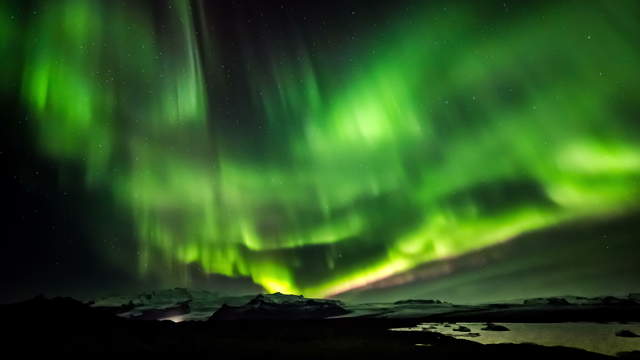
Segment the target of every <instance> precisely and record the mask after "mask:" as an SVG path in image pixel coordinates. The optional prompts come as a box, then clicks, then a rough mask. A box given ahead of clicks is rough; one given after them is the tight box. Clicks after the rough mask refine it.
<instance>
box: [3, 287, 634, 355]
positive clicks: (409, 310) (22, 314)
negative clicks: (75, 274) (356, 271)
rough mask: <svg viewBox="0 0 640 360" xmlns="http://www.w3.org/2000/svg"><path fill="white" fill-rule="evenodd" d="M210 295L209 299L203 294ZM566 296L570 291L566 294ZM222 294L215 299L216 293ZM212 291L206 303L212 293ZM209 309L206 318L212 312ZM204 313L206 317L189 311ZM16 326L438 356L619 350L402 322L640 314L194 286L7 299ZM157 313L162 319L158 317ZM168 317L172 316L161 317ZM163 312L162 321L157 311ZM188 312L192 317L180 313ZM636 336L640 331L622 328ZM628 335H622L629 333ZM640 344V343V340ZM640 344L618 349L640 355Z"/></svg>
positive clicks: (126, 337) (254, 348) (613, 307)
mask: <svg viewBox="0 0 640 360" xmlns="http://www.w3.org/2000/svg"><path fill="white" fill-rule="evenodd" d="M205 299H209V302H208V303H207V301H204V300H205ZM559 299H562V300H559ZM214 300H215V301H214ZM203 301H204V302H205V303H206V304H205V303H203ZM205 308H207V309H209V310H208V311H209V312H208V315H207V317H206V318H203V314H204V313H207V311H205V310H203V309H205ZM193 313H197V314H198V318H199V319H201V320H203V321H188V320H189V315H192V314H193ZM0 316H2V319H3V325H4V328H5V329H6V330H8V331H5V332H6V333H7V334H8V335H5V337H4V338H3V343H4V348H5V351H10V350H11V351H13V350H17V351H20V352H22V353H24V352H30V351H36V352H40V351H46V352H51V351H78V350H81V351H143V352H158V351H200V352H207V353H210V354H215V355H218V356H222V355H224V356H233V357H246V356H252V357H253V356H262V357H264V356H267V357H293V356H295V357H303V356H304V357H307V358H314V359H315V358H340V357H346V356H349V357H351V356H356V355H361V356H373V357H382V356H394V357H397V356H428V357H432V358H434V356H437V358H465V359H469V358H472V359H477V358H492V359H495V358H499V359H502V358H504V359H507V358H510V359H511V358H540V357H543V356H562V357H571V358H579V359H607V358H612V357H610V356H606V355H602V354H597V353H590V352H587V351H584V350H579V349H572V348H565V347H545V346H539V345H535V344H487V345H482V344H479V343H476V342H472V341H468V340H466V339H463V338H460V337H455V336H447V335H443V334H440V333H438V332H435V331H431V330H430V328H424V329H421V331H412V332H398V331H390V329H396V328H403V327H412V326H415V325H416V324H417V323H418V322H426V321H431V322H439V323H440V324H445V325H444V326H448V325H447V324H448V323H450V324H451V326H453V328H454V329H457V330H456V331H459V332H460V333H465V332H467V331H466V330H467V329H466V328H465V327H464V326H463V325H456V324H455V322H463V321H484V322H487V325H486V327H487V328H490V327H492V326H493V327H495V328H494V329H495V331H500V330H502V331H508V329H506V330H504V329H499V326H500V325H495V324H493V323H492V321H493V322H505V319H508V320H509V322H518V321H521V322H531V321H536V320H537V321H539V322H553V321H616V322H620V321H629V322H636V321H640V302H639V301H638V298H637V296H635V295H632V296H629V297H625V298H612V297H603V298H591V299H587V298H573V299H572V298H569V297H563V298H552V299H551V298H550V299H531V300H527V301H524V302H522V303H520V304H488V305H477V306H459V305H454V304H448V303H445V302H441V301H437V300H405V301H400V302H396V303H392V304H359V305H348V304H345V303H342V302H340V301H336V300H325V299H307V298H304V297H302V296H295V295H284V294H266V295H265V294H262V295H258V296H251V297H241V298H233V299H231V298H227V299H226V300H224V299H223V298H222V297H219V296H217V295H215V296H214V295H212V294H209V293H208V294H205V293H197V292H192V291H188V290H186V289H173V290H167V291H164V292H154V293H148V294H143V295H142V296H138V297H135V299H132V298H119V299H116V298H109V299H102V300H100V301H96V302H93V303H82V302H79V301H76V300H73V299H70V298H54V299H46V298H44V297H39V298H35V299H32V300H28V301H25V302H22V303H17V304H8V305H0ZM154 319H155V320H154ZM158 319H169V320H173V321H157V320H158ZM149 320H154V321H149ZM180 320H186V321H180ZM622 335H625V336H633V334H627V333H625V334H622ZM622 335H619V336H622ZM639 349H640V343H639ZM639 355H640V353H639V352H627V353H624V354H619V356H620V357H624V358H639Z"/></svg>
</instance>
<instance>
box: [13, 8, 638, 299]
mask: <svg viewBox="0 0 640 360" xmlns="http://www.w3.org/2000/svg"><path fill="white" fill-rule="evenodd" d="M382 3H386V4H377V5H375V4H371V3H348V2H347V3H343V2H339V3H330V2H322V1H319V2H286V1H281V2H274V1H265V2H261V1H235V2H224V1H221V2H217V1H186V0H185V1H180V0H175V1H155V2H147V1H137V2H131V1H82V0H60V1H29V2H25V3H21V2H17V1H16V2H1V3H0V52H1V53H2V58H3V63H4V65H3V76H2V78H1V79H0V89H1V90H0V91H1V92H0V94H2V96H3V97H4V98H5V99H9V100H5V101H4V102H3V104H5V106H4V107H5V108H6V107H7V106H6V104H8V103H11V104H12V105H11V106H13V108H12V109H13V110H12V111H13V112H12V114H13V115H12V116H13V118H12V119H11V120H10V121H12V122H14V123H15V122H17V121H20V125H19V126H18V125H6V124H5V125H4V126H5V127H7V128H10V129H14V130H15V129H18V128H20V129H21V130H20V131H18V132H17V133H18V134H19V135H20V136H14V135H13V134H14V132H7V133H6V134H9V135H6V136H7V137H8V138H11V139H12V140H11V142H10V143H11V144H13V145H11V146H12V147H11V146H10V148H9V150H6V149H5V152H4V154H5V157H6V156H8V155H11V154H10V153H11V152H12V151H14V152H26V153H33V154H35V155H33V156H34V157H37V160H33V159H31V158H30V159H31V160H30V161H37V162H38V163H39V164H46V166H45V167H46V168H47V169H49V170H48V171H47V172H46V173H47V174H48V175H47V176H48V178H47V179H45V180H33V181H36V183H37V182H38V181H41V182H42V181H44V182H46V183H49V184H52V185H48V187H45V188H42V187H38V186H36V188H39V189H41V190H40V191H42V192H46V193H47V195H46V197H47V199H49V201H51V202H52V203H54V205H52V206H51V208H50V209H49V210H48V211H50V212H51V213H55V212H58V211H59V210H60V209H63V208H65V209H75V212H74V210H69V211H71V212H72V213H69V214H66V213H65V214H66V215H65V216H68V217H69V218H73V219H74V220H73V221H71V225H69V224H68V223H67V225H64V226H66V227H68V228H73V227H74V226H76V225H77V224H84V225H82V226H83V227H84V228H85V229H89V230H83V232H82V233H83V234H84V235H83V236H82V239H75V240H74V241H76V242H80V243H84V244H90V248H91V250H90V251H87V253H91V254H97V255H92V256H93V258H92V259H100V261H101V263H104V264H106V265H101V266H103V268H101V269H102V270H94V271H97V272H100V274H101V275H100V277H101V278H102V277H108V275H105V274H109V273H110V272H114V273H116V272H117V273H118V274H119V275H118V276H121V277H123V278H127V279H136V281H139V282H140V283H143V284H144V283H146V284H154V285H157V284H161V285H166V286H176V285H179V286H191V285H193V284H194V281H196V280H195V279H196V278H197V279H200V278H202V277H203V276H205V277H206V276H214V277H215V276H222V277H220V279H226V277H232V278H240V279H243V280H242V281H244V282H245V284H251V283H254V284H257V285H258V286H259V287H262V288H263V289H264V290H266V291H269V292H275V291H280V292H283V293H295V294H299V293H302V294H304V295H305V296H316V297H324V296H335V295H339V294H342V293H345V292H348V291H353V290H358V289H361V288H363V287H367V286H370V285H372V284H385V281H387V285H384V286H389V287H392V286H395V285H397V284H404V283H407V282H410V281H413V280H415V278H418V277H419V276H418V275H416V276H408V275H407V274H412V271H413V272H415V271H416V269H419V268H421V267H424V266H425V265H428V264H430V263H432V262H434V261H451V262H452V263H454V262H455V261H456V259H458V258H459V257H461V256H465V255H469V254H470V253H472V252H474V251H482V250H483V249H486V248H488V247H491V246H494V245H496V244H505V243H507V242H509V241H511V240H513V239H514V238H517V237H519V236H521V235H523V234H527V233H530V232H532V231H544V230H545V229H550V228H553V229H556V228H558V227H562V226H566V225H567V224H572V225H571V226H574V225H575V224H576V223H580V222H592V221H593V220H594V219H607V218H612V217H617V216H625V215H628V214H633V213H635V212H636V211H637V209H638V206H639V205H640V119H639V118H638V116H639V115H640V76H639V73H638V68H639V66H640V47H639V46H638V43H637V39H640V26H639V25H638V18H637V14H639V13H640V3H639V2H637V1H632V0H629V1H606V0H602V1H513V2H510V1H506V2H504V1H485V2H477V1H447V2H444V1H416V2H413V1H397V2H382ZM5 75H6V76H5ZM3 121H6V120H3ZM16 144H18V145H16ZM5 146H6V145H5ZM13 156H17V155H13ZM17 159H18V160H15V159H14V162H13V164H14V167H15V168H17V169H18V168H19V169H24V168H27V169H31V168H30V167H29V166H23V165H21V164H20V161H22V160H23V159H24V158H23V157H21V158H17ZM16 163H17V164H18V165H16ZM34 171H35V170H34ZM28 172H29V175H28V176H27V175H24V172H22V173H20V171H18V173H20V175H19V176H14V174H13V173H12V174H9V175H8V176H14V178H13V179H18V178H20V179H22V180H20V179H18V180H15V183H14V182H12V183H11V184H14V185H12V186H18V185H15V184H18V183H20V184H24V181H23V180H24V177H25V176H27V177H29V178H32V177H33V171H31V170H29V171H28ZM10 181H14V180H10ZM21 181H22V182H21ZM22 186H26V185H19V186H18V187H20V188H22ZM29 186H32V185H29ZM42 189H49V190H47V191H45V190H42ZM52 192H54V193H57V194H58V195H51V193H52ZM68 192H69V193H73V194H76V197H75V198H74V199H75V200H73V204H74V205H73V207H70V205H69V202H68V201H70V200H60V199H65V197H66V196H67V193H68ZM78 194H83V195H78ZM50 197H53V198H55V199H57V200H51V198H50ZM65 201H67V202H65ZM16 202H20V203H22V200H16ZM33 202H34V203H38V202H39V201H38V200H37V199H36V200H33ZM56 209H57V210H56ZM42 216H43V217H44V216H45V215H42ZM15 218H16V219H18V218H19V215H15ZM23 218H24V217H23ZM632 223H633V222H631V224H632ZM74 224H75V225H74ZM87 224H89V225H87ZM57 226H58V227H61V226H63V225H60V224H57ZM629 226H631V225H629ZM11 229H12V232H13V233H12V234H10V236H11V237H12V238H13V239H14V240H11V241H13V242H14V243H15V242H18V240H15V239H18V238H21V237H22V236H21V235H19V234H18V233H17V230H16V229H18V227H12V228H11ZM25 231H27V232H29V231H30V230H25ZM38 231H40V230H38ZM629 231H630V232H631V231H635V232H637V230H635V229H629ZM68 233H69V231H67V232H66V233H65V234H67V235H64V234H62V235H61V234H60V233H56V234H58V235H47V233H45V232H44V231H43V232H39V233H38V236H37V237H38V239H32V240H30V242H31V244H33V245H6V246H7V249H8V250H9V252H8V253H7V252H5V254H11V256H17V255H16V254H17V253H18V252H24V251H29V252H32V253H33V252H35V250H33V249H35V248H38V245H37V244H38V241H45V240H39V238H40V237H51V239H53V240H47V241H51V243H49V245H47V246H48V248H62V249H65V250H64V251H62V253H63V254H62V255H63V256H60V257H59V258H56V259H55V260H47V261H49V262H51V263H53V261H55V262H58V261H64V259H65V256H66V257H74V256H76V257H79V256H84V255H83V254H84V253H74V251H76V250H70V249H72V248H74V247H75V246H76V245H69V244H68V243H67V240H68ZM623 233H625V231H617V232H615V234H618V235H619V234H623ZM606 235H607V234H605V237H606ZM625 239H626V240H624V241H623V242H622V243H620V242H618V243H616V244H617V245H618V246H619V248H618V253H616V254H619V253H624V250H620V249H624V248H627V249H630V250H629V251H633V249H637V248H638V245H637V244H638V241H637V239H636V238H635V237H628V238H625ZM21 241H26V240H21ZM514 241H515V240H514ZM559 241H561V240H559ZM551 243H553V241H551ZM577 243H578V244H579V243H580V240H577ZM541 244H542V243H541ZM606 245H607V244H606V243H604V244H603V246H602V249H598V248H596V247H593V246H591V247H589V249H590V250H589V257H588V259H589V262H588V263H586V264H584V265H585V267H589V266H591V265H592V264H593V265H595V264H599V266H600V265H601V264H605V265H606V264H615V263H625V264H626V263H628V262H629V261H632V260H630V259H629V257H628V256H627V257H619V258H616V257H607V258H606V259H604V260H600V259H599V258H598V254H599V252H600V251H603V252H604V251H606ZM11 246H15V247H16V249H18V250H20V251H12V248H11ZM30 246H33V248H31V247H30ZM84 246H87V245H84ZM541 246H542V245H541ZM544 246H545V248H544V249H542V250H541V251H540V252H539V253H536V254H535V256H536V257H538V258H539V257H544V256H546V255H544V252H547V251H548V252H549V253H553V252H554V246H553V244H551V245H549V241H546V242H544ZM577 247H578V248H579V245H578V246H577ZM40 248H41V249H43V247H42V246H41V247H40ZM25 249H31V250H25ZM572 251H573V250H572V249H567V248H566V247H563V248H562V253H563V254H567V256H569V257H570V256H571V255H569V254H570V253H571V252H572ZM42 252H43V253H47V251H46V248H45V250H42ZM51 253H53V252H51ZM74 254H75V255H74ZM530 254H531V253H526V252H523V253H517V254H512V255H510V256H513V257H515V259H516V263H524V262H526V261H530V260H531V259H530V257H529V256H530ZM23 255H27V256H28V254H23ZM23 255H20V256H23ZM5 256H8V255H5ZM34 256H35V255H34ZM42 256H44V255H42ZM56 256H57V255H56ZM550 256H551V255H550ZM61 259H62V260H61ZM14 261H17V260H14ZM96 261H97V260H96ZM484 261H485V262H486V261H487V260H486V259H485V260H484ZM34 262H35V261H34ZM85 265H86V264H85ZM34 266H35V265H34ZM631 266H633V265H631ZM38 269H47V266H44V265H42V266H41V267H40V268H38ZM112 269H116V270H112ZM631 269H635V270H638V269H637V265H636V266H635V267H632V268H631ZM42 271H44V272H46V271H47V270H42ZM500 271H507V272H508V271H514V272H515V271H517V269H515V268H511V269H509V268H503V269H501V270H500ZM538 271H544V269H542V270H541V269H539V270H538ZM576 271H581V270H580V269H577V270H576ZM79 272H80V273H81V272H83V270H82V268H80V267H79V266H77V267H73V266H69V267H67V268H66V270H64V271H61V272H59V273H56V274H59V275H60V277H59V278H57V280H56V281H58V282H60V283H63V282H64V280H63V279H62V278H64V277H66V276H71V275H70V274H74V273H79ZM123 274H124V275H123ZM431 275H432V274H431ZM431 275H430V276H431ZM402 276H405V277H404V278H403V277H402ZM603 276H604V275H603ZM431 278H433V276H431ZM389 279H395V280H394V281H388V280H389ZM403 279H404V280H403ZM626 279H627V280H628V282H626V283H624V284H621V285H620V286H619V287H615V286H613V287H612V288H613V289H619V288H624V287H629V286H631V285H635V286H638V285H639V284H638V281H637V279H636V280H633V279H632V280H629V278H628V277H627V278H626ZM574 280H576V281H584V279H582V278H580V277H576V276H573V275H572V276H569V277H567V281H574ZM627 280H625V281H627ZM220 281H223V280H220ZM224 281H227V280H224ZM593 281H598V284H603V283H606V282H609V283H612V284H614V285H615V282H616V279H610V280H609V279H607V280H606V281H602V279H597V280H593ZM620 281H623V280H620ZM633 281H635V283H634V282H633ZM87 282H91V281H89V280H87ZM630 283H631V285H630ZM105 284H106V283H105ZM23 285H24V284H23ZM78 286H79V287H82V286H86V285H82V284H81V285H78ZM92 286H96V285H95V284H93V285H92ZM104 286H105V287H109V286H112V284H106V285H104ZM246 286H250V285H246ZM380 286H382V285H380ZM539 286H540V288H544V286H545V285H544V284H539ZM72 287H73V286H71V288H72ZM65 289H67V290H68V289H70V287H66V288H65ZM568 289H575V287H568ZM598 289H599V288H595V289H594V290H593V291H598ZM608 289H610V288H606V287H602V288H600V290H602V291H607V290H608ZM631 290H634V289H631ZM414 293H415V292H414ZM517 295H518V294H507V293H505V294H501V296H517Z"/></svg>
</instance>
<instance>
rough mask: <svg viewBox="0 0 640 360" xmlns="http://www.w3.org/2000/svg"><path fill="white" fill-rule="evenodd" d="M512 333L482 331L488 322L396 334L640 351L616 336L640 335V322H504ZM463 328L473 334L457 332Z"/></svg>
mask: <svg viewBox="0 0 640 360" xmlns="http://www.w3.org/2000/svg"><path fill="white" fill-rule="evenodd" d="M500 325H504V326H506V327H507V328H509V330H510V331H486V330H482V328H484V327H485V323H456V324H443V323H422V324H419V325H417V326H416V327H411V328H397V329H391V330H394V331H433V332H438V333H441V334H444V335H451V336H455V337H459V338H463V339H467V340H471V341H475V342H479V343H481V344H498V343H516V344H517V343H534V344H539V345H545V346H568V347H574V348H580V349H585V350H588V351H593V352H597V353H601V354H607V355H616V354H617V353H619V352H623V351H634V350H636V351H640V338H626V337H619V336H616V335H615V334H616V332H618V331H620V330H624V329H626V330H631V331H633V332H634V333H636V334H640V323H630V324H620V323H607V324H602V323H589V322H574V323H501V324H500ZM460 326H463V327H466V328H468V330H469V331H455V330H454V329H459V327H460Z"/></svg>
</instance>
